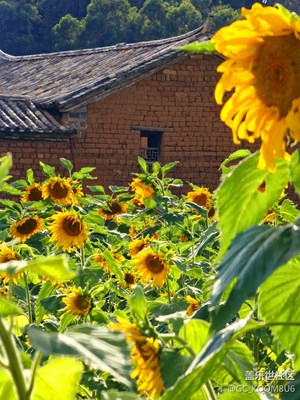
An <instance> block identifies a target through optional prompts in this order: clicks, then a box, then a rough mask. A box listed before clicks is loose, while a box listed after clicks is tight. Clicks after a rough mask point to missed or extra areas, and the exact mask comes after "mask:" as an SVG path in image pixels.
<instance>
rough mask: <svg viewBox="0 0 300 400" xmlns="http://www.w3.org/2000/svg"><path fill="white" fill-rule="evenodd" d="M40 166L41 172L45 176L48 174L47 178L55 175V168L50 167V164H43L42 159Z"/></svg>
mask: <svg viewBox="0 0 300 400" xmlns="http://www.w3.org/2000/svg"><path fill="white" fill-rule="evenodd" d="M40 166H41V168H42V172H43V174H44V175H45V176H48V177H49V178H52V177H53V176H55V168H54V167H51V165H48V164H45V163H43V162H42V161H40Z"/></svg>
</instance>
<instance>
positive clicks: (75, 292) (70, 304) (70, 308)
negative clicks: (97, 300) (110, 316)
mask: <svg viewBox="0 0 300 400" xmlns="http://www.w3.org/2000/svg"><path fill="white" fill-rule="evenodd" d="M62 301H63V302H64V303H65V305H66V308H65V310H66V311H67V312H69V313H71V314H75V315H83V316H86V315H88V313H89V312H90V310H91V307H92V299H91V296H90V294H89V293H88V292H87V290H86V289H81V288H76V287H74V288H72V290H71V292H70V293H69V294H68V295H67V296H66V297H64V298H63V299H62Z"/></svg>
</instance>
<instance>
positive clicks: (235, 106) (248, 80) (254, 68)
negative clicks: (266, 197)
mask: <svg viewBox="0 0 300 400" xmlns="http://www.w3.org/2000/svg"><path fill="white" fill-rule="evenodd" d="M242 14H243V15H244V17H245V20H242V21H236V22H234V23H232V24H231V25H230V26H227V27H224V28H221V29H220V30H219V31H217V32H216V34H215V35H214V37H213V38H212V42H213V43H214V44H215V48H216V50H217V51H218V52H219V53H221V54H223V55H224V56H225V57H226V58H227V59H226V60H225V61H224V62H223V63H221V64H220V66H219V67H218V72H220V73H222V77H221V79H220V81H219V82H218V84H217V86H216V90H215V98H216V101H217V103H218V104H222V100H223V97H224V94H225V92H227V91H229V92H231V91H233V94H232V96H231V97H230V98H229V100H228V101H227V102H226V103H225V105H224V106H223V108H222V110H221V120H222V121H223V122H225V124H226V125H227V126H229V127H230V128H231V130H232V134H233V140H234V142H235V143H236V144H238V143H240V140H241V139H245V140H247V141H248V142H250V143H254V141H255V140H256V139H258V138H261V141H262V144H261V149H260V157H259V162H258V168H261V169H263V168H266V167H267V168H268V169H269V170H270V171H274V170H275V159H276V158H287V157H288V155H287V153H286V143H287V142H288V141H289V137H290V138H292V139H294V140H296V141H299V139H300V79H299V76H298V74H299V69H300V35H299V31H300V19H299V17H297V16H296V15H295V14H291V13H290V12H289V11H288V10H286V9H284V8H283V7H282V6H278V8H274V7H263V6H262V5H261V4H258V3H255V4H254V5H253V6H252V8H251V10H247V9H245V8H242Z"/></svg>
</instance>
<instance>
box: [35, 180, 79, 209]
mask: <svg viewBox="0 0 300 400" xmlns="http://www.w3.org/2000/svg"><path fill="white" fill-rule="evenodd" d="M72 189H73V188H72V185H71V181H70V178H60V177H58V176H56V177H53V178H49V179H48V180H47V181H46V182H45V183H44V184H43V186H42V192H43V198H44V199H48V198H50V199H51V200H52V201H54V202H55V203H59V204H61V205H63V206H66V205H68V204H72V203H74V201H75V200H76V198H75V197H74V193H73V190H72Z"/></svg>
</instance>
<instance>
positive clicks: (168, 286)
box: [167, 279, 171, 304]
mask: <svg viewBox="0 0 300 400" xmlns="http://www.w3.org/2000/svg"><path fill="white" fill-rule="evenodd" d="M167 291H168V302H169V304H171V291H170V283H169V279H167Z"/></svg>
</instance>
